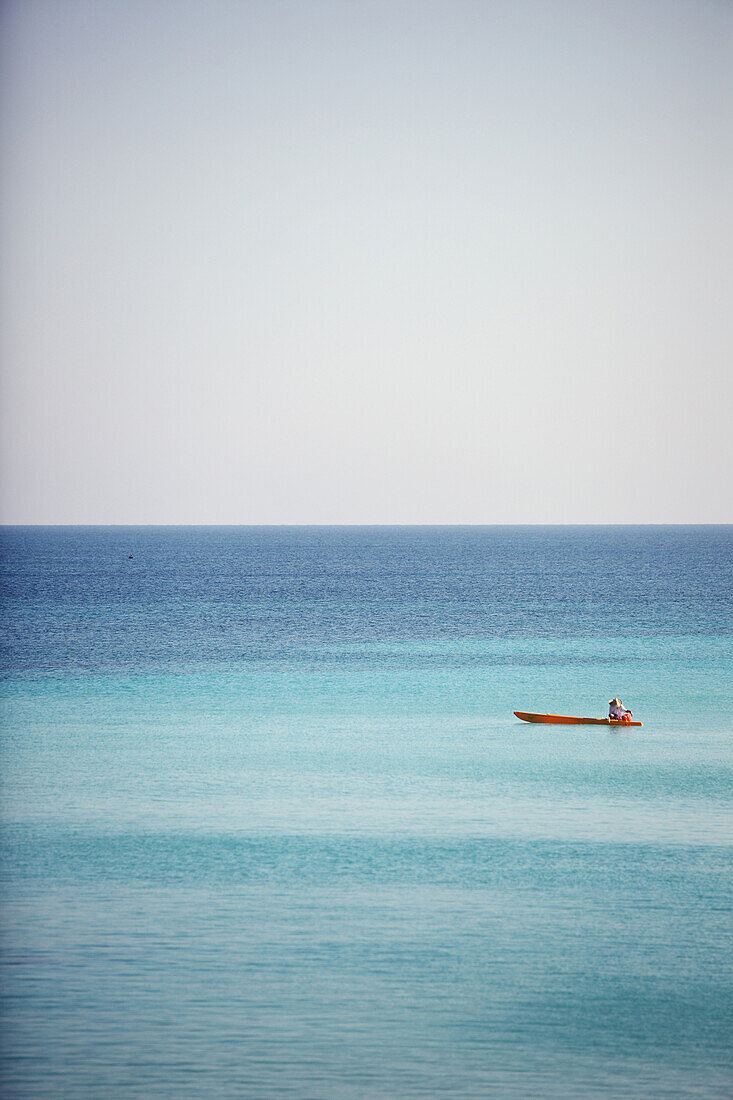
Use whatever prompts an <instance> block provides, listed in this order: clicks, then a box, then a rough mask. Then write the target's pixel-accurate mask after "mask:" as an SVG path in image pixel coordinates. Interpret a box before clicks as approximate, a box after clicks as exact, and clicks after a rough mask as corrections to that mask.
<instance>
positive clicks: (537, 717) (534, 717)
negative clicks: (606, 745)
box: [514, 710, 643, 726]
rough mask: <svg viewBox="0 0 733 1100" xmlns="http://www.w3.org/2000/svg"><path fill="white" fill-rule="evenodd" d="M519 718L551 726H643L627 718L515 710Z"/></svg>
mask: <svg viewBox="0 0 733 1100" xmlns="http://www.w3.org/2000/svg"><path fill="white" fill-rule="evenodd" d="M514 713H515V714H516V716H517V718H521V719H522V721H523V722H541V723H542V724H544V725H550V726H641V725H643V723H642V722H632V721H631V718H630V716H626V717H625V718H622V719H618V718H572V717H570V715H567V714H532V713H531V712H530V711H526V710H515V711H514Z"/></svg>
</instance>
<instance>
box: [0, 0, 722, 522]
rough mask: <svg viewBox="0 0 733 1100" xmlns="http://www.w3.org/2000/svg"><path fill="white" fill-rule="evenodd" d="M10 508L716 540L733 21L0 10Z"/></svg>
mask: <svg viewBox="0 0 733 1100" xmlns="http://www.w3.org/2000/svg"><path fill="white" fill-rule="evenodd" d="M1 60H2V69H3V76H2V88H1V90H2V150H1V152H2V160H3V168H2V189H3V192H4V198H3V200H2V222H3V225H2V260H1V273H2V335H1V340H2V376H1V385H2V419H1V422H0V427H1V428H2V480H1V483H0V516H1V518H2V519H3V521H5V522H11V523H13V522H20V523H24V522H29V523H34V522H38V523H44V522H47V523H54V522H59V523H64V522H65V523H339V522H340V523H380V522H384V523H420V522H427V523H502V522H528V523H532V522H609V523H617V522H708V521H709V522H716V521H731V520H733V509H732V508H731V499H732V498H731V492H730V480H731V470H732V469H733V462H732V461H731V459H732V457H733V456H732V454H731V447H732V444H731V440H733V429H732V427H731V419H732V412H733V409H732V402H731V396H732V394H733V382H732V381H731V366H732V356H731V351H732V349H733V301H732V295H731V291H732V288H733V217H732V215H731V208H732V196H733V4H732V3H730V2H728V0H658V2H655V0H628V2H627V0H606V2H604V0H595V2H594V0H577V2H570V0H568V2H564V0H506V2H502V0H497V2H494V0H483V2H473V0H446V2H432V0H422V2H411V3H407V2H404V0H385V2H381V0H252V2H246V0H195V2H193V0H191V2H189V0H170V2H165V0H139V2H135V0H19V2H15V3H13V2H12V0H11V2H8V0H6V2H5V4H4V5H3V15H2V58H1Z"/></svg>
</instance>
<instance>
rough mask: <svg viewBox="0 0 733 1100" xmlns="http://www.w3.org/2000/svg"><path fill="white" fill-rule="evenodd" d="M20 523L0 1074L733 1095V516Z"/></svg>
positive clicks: (10, 624)
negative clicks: (536, 718)
mask: <svg viewBox="0 0 733 1100" xmlns="http://www.w3.org/2000/svg"><path fill="white" fill-rule="evenodd" d="M1 548H2V579H1V590H2V597H3V606H2V645H3V662H2V668H3V675H2V683H1V694H2V820H3V836H2V879H3V882H2V885H3V903H2V940H1V944H2V1038H3V1069H2V1095H3V1097H44V1098H45V1097H49V1098H50V1097H70V1098H71V1097H73V1098H76V1097H110V1096H114V1097H136V1098H137V1097H139V1098H143V1097H145V1098H147V1097H151V1098H156V1097H165V1098H174V1097H175V1098H179V1097H191V1098H193V1097H202V1096H214V1097H244V1098H248V1100H249V1098H252V1100H254V1098H257V1100H259V1098H279V1097H290V1098H299V1100H300V1098H309V1100H310V1098H320V1097H323V1098H331V1097H333V1098H341V1097H344V1098H347V1100H350V1098H354V1100H356V1098H358V1100H396V1098H402V1097H404V1098H417V1097H420V1098H422V1097H425V1098H429V1097H437V1096H446V1097H448V1096H450V1097H467V1098H469V1097H470V1098H478V1097H486V1096H489V1095H491V1096H498V1097H502V1096H507V1097H596V1096H608V1097H619V1098H620V1097H624V1098H627V1097H628V1098H646V1097H672V1096H694V1097H720V1096H725V1095H733V1053H732V1052H731V1035H732V1034H733V956H732V953H731V946H730V945H731V931H732V928H731V901H732V900H733V891H732V889H731V887H732V885H733V874H732V872H731V850H732V847H733V845H732V843H731V842H732V840H733V826H732V822H733V815H732V813H731V811H732V810H733V782H732V780H733V752H732V745H733V737H732V734H733V720H732V717H731V716H732V715H733V677H732V676H731V669H732V667H733V660H732V658H733V631H732V627H733V615H732V614H731V612H732V609H733V603H732V596H733V529H731V528H729V527H728V528H724V527H718V528H715V527H700V528H691V527H678V528H671V527H665V528H653V527H637V528H634V527H623V528H612V527H608V528H598V527H594V528H532V527H525V528H340V529H339V528H47V529H41V528H25V529H20V528H6V529H4V530H3V531H2V541H1ZM129 554H133V558H132V559H130V558H129V557H128V555H129ZM613 695H620V696H621V697H622V698H623V699H624V702H625V703H626V705H627V706H631V707H632V709H633V710H634V713H635V716H636V717H638V718H640V719H641V720H643V722H644V726H643V728H642V729H633V730H624V731H618V730H609V729H604V728H603V727H595V728H594V727H575V728H571V727H540V726H528V725H525V724H522V723H520V722H518V721H517V720H516V719H515V718H514V716H513V713H512V712H513V710H514V709H525V710H541V711H554V712H560V713H578V714H580V713H583V714H591V715H594V714H596V715H602V714H604V713H605V712H606V707H607V701H608V699H610V698H611V696H613Z"/></svg>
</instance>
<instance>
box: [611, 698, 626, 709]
mask: <svg viewBox="0 0 733 1100" xmlns="http://www.w3.org/2000/svg"><path fill="white" fill-rule="evenodd" d="M608 705H609V707H620V706H623V704H622V702H621V700H620V699H612V700H611V702H610V703H609V704H608Z"/></svg>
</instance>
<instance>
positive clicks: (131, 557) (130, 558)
mask: <svg viewBox="0 0 733 1100" xmlns="http://www.w3.org/2000/svg"><path fill="white" fill-rule="evenodd" d="M134 556H135V555H134V554H128V555H127V560H128V561H132V559H133V557H134Z"/></svg>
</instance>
